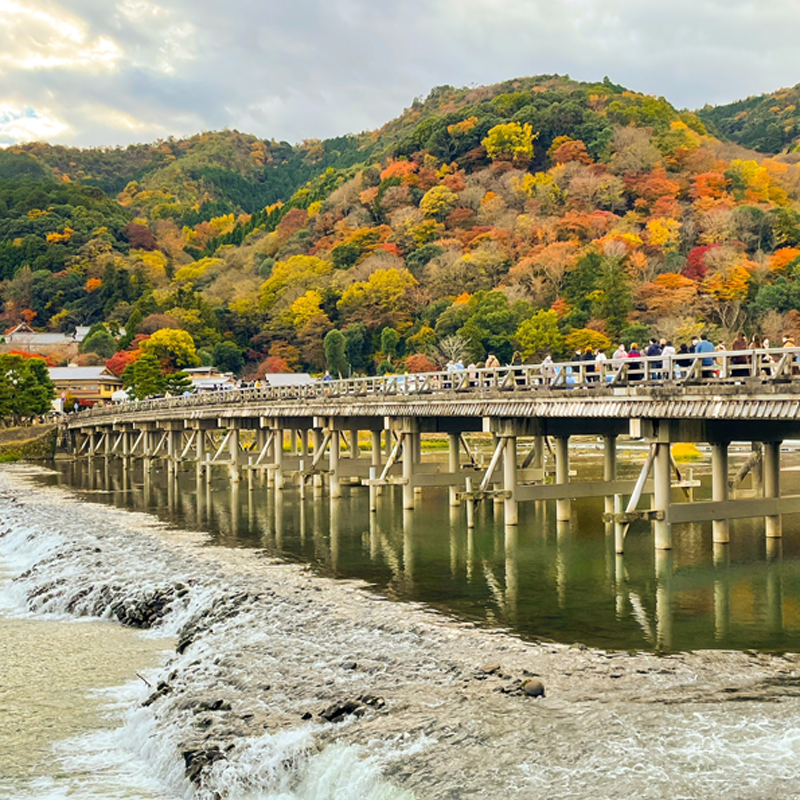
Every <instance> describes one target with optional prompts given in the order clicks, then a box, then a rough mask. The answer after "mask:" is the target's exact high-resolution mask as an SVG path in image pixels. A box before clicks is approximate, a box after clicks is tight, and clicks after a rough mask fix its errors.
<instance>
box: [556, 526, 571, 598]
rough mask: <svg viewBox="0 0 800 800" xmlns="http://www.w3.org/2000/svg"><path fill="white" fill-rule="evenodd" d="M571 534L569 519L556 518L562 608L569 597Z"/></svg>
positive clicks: (558, 582) (557, 588) (557, 589)
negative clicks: (568, 556)
mask: <svg viewBox="0 0 800 800" xmlns="http://www.w3.org/2000/svg"><path fill="white" fill-rule="evenodd" d="M569 534H570V525H569V521H568V520H556V593H557V594H558V605H559V607H560V608H563V607H564V604H565V602H566V599H567V577H568V564H567V553H566V552H565V551H566V548H567V545H568V543H569Z"/></svg>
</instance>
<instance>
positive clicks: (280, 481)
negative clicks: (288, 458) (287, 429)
mask: <svg viewBox="0 0 800 800" xmlns="http://www.w3.org/2000/svg"><path fill="white" fill-rule="evenodd" d="M272 455H273V459H272V463H273V464H274V465H275V468H274V469H273V470H272V480H273V483H274V484H275V488H276V489H277V490H278V491H281V490H283V486H284V477H283V428H276V429H275V438H274V439H273V440H272Z"/></svg>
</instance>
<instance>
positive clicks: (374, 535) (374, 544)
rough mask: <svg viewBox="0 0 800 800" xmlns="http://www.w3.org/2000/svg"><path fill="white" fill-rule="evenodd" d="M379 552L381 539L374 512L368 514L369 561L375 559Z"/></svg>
mask: <svg viewBox="0 0 800 800" xmlns="http://www.w3.org/2000/svg"><path fill="white" fill-rule="evenodd" d="M380 554H381V540H380V536H379V535H378V517H377V515H375V514H370V515H369V558H370V561H373V562H374V561H377V560H378V556H379V555H380Z"/></svg>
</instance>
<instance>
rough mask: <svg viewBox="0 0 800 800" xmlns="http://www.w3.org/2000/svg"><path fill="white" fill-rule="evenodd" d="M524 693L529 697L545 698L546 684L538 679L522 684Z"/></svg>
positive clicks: (530, 679)
mask: <svg viewBox="0 0 800 800" xmlns="http://www.w3.org/2000/svg"><path fill="white" fill-rule="evenodd" d="M522 691H523V692H524V693H525V694H526V695H527V696H528V697H544V684H543V683H542V682H541V681H540V680H537V679H536V678H529V679H528V680H527V681H523V682H522Z"/></svg>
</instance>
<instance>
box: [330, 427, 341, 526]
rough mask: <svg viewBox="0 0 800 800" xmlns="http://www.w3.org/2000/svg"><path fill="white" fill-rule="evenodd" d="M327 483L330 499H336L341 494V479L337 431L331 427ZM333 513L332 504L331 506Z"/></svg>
mask: <svg viewBox="0 0 800 800" xmlns="http://www.w3.org/2000/svg"><path fill="white" fill-rule="evenodd" d="M328 469H329V470H330V473H329V476H328V485H329V491H330V496H331V500H336V499H338V498H340V497H341V496H342V480H341V476H340V475H339V431H338V430H336V428H335V427H334V428H331V437H330V442H329V444H328ZM331 513H333V506H331Z"/></svg>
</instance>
